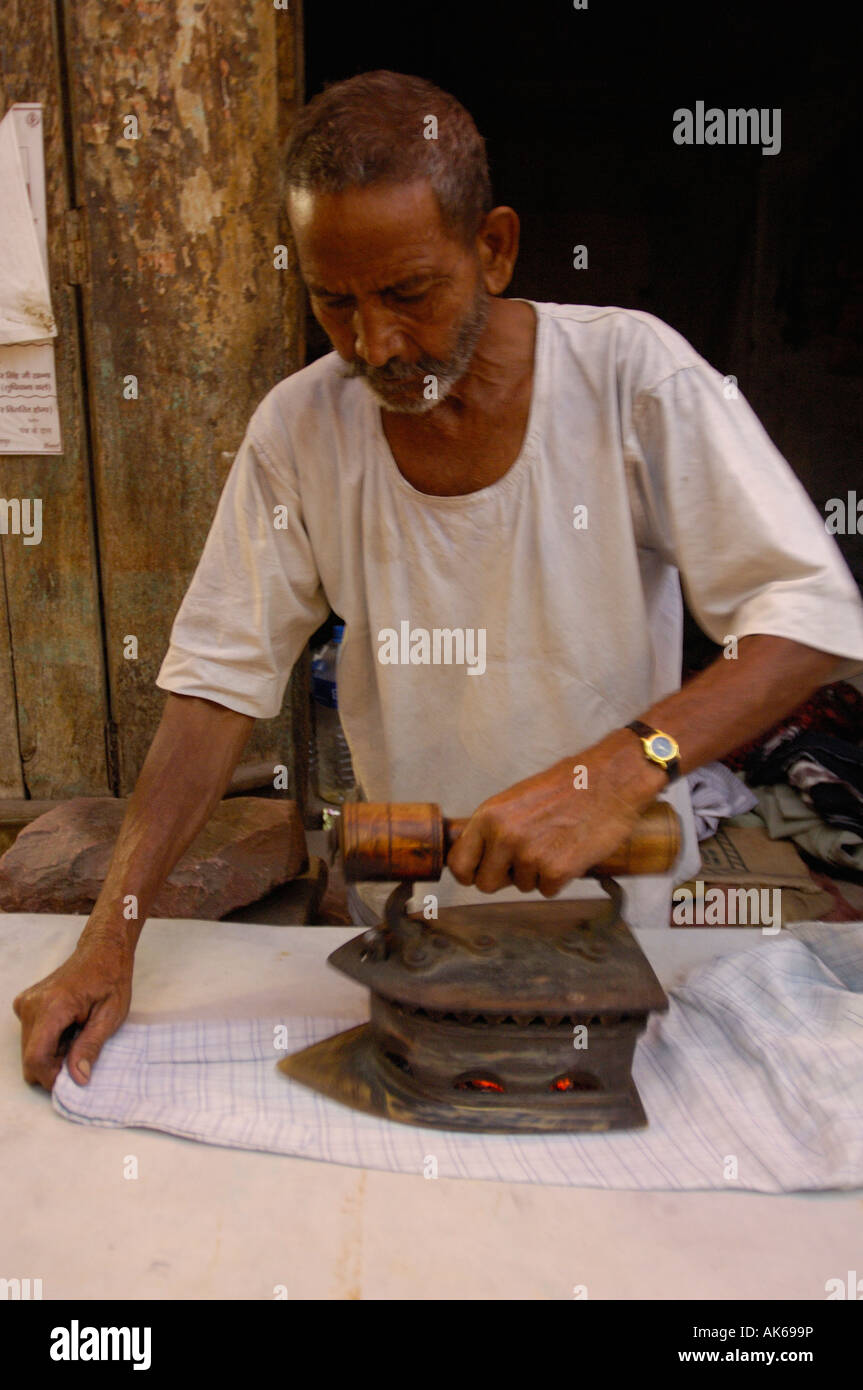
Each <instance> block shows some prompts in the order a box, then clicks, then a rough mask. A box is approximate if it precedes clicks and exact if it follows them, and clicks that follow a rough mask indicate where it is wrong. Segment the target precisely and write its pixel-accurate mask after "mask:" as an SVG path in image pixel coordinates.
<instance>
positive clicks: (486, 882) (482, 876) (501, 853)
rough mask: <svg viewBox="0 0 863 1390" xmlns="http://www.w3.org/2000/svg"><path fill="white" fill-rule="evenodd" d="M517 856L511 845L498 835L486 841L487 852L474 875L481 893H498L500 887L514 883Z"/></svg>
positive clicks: (476, 885) (475, 882)
mask: <svg viewBox="0 0 863 1390" xmlns="http://www.w3.org/2000/svg"><path fill="white" fill-rule="evenodd" d="M514 860H515V856H514V852H513V849H512V846H511V845H508V844H507V843H506V841H505V840H502V839H501V837H500V836H497V837H496V838H495V839H494V840H492V841H491V843H489V842H488V841H487V842H486V847H485V853H484V854H483V856H482V861H481V863H480V866H479V868H478V869H477V871H476V874H475V875H474V880H473V881H474V887H476V888H478V889H479V891H480V892H481V893H496V892H497V890H498V889H499V888H508V887H509V885H510V884H511V883H512V881H513V880H512V877H511V870H513V869H514V868H515V862H514Z"/></svg>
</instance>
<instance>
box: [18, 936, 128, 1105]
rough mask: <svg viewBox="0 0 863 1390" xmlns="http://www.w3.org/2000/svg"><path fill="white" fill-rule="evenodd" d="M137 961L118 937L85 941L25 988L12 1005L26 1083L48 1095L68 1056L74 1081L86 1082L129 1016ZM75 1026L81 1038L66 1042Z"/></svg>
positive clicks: (80, 1084)
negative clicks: (65, 1036) (18, 1022)
mask: <svg viewBox="0 0 863 1390" xmlns="http://www.w3.org/2000/svg"><path fill="white" fill-rule="evenodd" d="M133 962H134V950H133V948H132V947H131V945H130V944H129V943H128V942H127V941H126V940H124V939H123V938H122V937H121V936H120V935H119V934H118V935H117V936H113V935H111V936H93V937H91V938H90V939H86V938H85V937H82V939H81V941H79V943H78V945H77V947H76V948H75V950H74V952H73V953H72V955H71V956H70V957H69V959H68V960H67V961H64V962H63V964H62V965H61V966H59V967H58V968H57V969H56V970H55V971H53V972H52V974H50V975H46V977H45V979H44V980H39V981H38V982H37V983H36V984H35V985H31V986H30V987H29V989H25V990H22V992H21V993H20V994H19V995H18V996H17V998H16V999H15V1000H14V1001H13V1004H12V1007H13V1009H14V1010H15V1013H16V1014H17V1015H18V1017H19V1019H20V1020H21V1063H22V1069H23V1072H24V1079H25V1081H29V1082H33V1083H36V1084H37V1085H39V1086H44V1087H45V1090H46V1091H50V1090H51V1088H52V1086H53V1085H54V1082H55V1080H56V1079H57V1075H58V1073H59V1071H60V1068H61V1067H62V1065H63V1058H64V1056H65V1057H67V1059H68V1063H69V1073H70V1075H71V1077H72V1079H73V1081H76V1082H77V1083H78V1085H79V1086H85V1085H86V1084H87V1081H88V1080H89V1078H90V1070H91V1068H92V1065H93V1063H94V1062H95V1060H96V1058H97V1057H98V1056H99V1053H100V1052H101V1050H102V1045H103V1043H104V1042H105V1041H106V1040H107V1039H108V1038H110V1036H111V1034H112V1033H115V1032H116V1031H117V1029H118V1028H119V1027H120V1024H121V1023H122V1022H123V1019H124V1018H125V1017H126V1015H127V1013H128V1012H129V1003H130V1000H131V997H132V966H133ZM76 1024H77V1025H78V1027H79V1028H80V1032H78V1033H77V1036H75V1037H74V1038H73V1039H72V1041H71V1042H67V1041H65V1040H63V1034H64V1033H68V1031H69V1030H71V1029H74V1027H75V1025H76Z"/></svg>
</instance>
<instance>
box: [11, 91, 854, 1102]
mask: <svg viewBox="0 0 863 1390" xmlns="http://www.w3.org/2000/svg"><path fill="white" fill-rule="evenodd" d="M287 186H288V189H289V194H288V197H289V215H290V221H291V226H292V229H293V234H294V239H295V244H296V251H297V255H298V258H299V267H300V270H301V273H302V276H303V279H304V281H305V283H306V286H307V288H308V292H309V295H310V297H311V303H312V307H313V310H314V313H315V316H316V318H317V319H318V322H319V323H320V324H321V326H322V327H323V328H324V330H325V331H326V333H327V335H328V337H329V338H330V341H331V342H332V345H333V348H334V349H335V351H334V352H332V353H330V354H329V355H328V356H326V357H324V358H322V359H321V360H320V361H318V362H315V363H314V364H313V365H311V366H309V367H307V368H305V370H303V371H300V372H297V373H296V374H295V375H294V376H292V377H289V378H288V379H287V380H285V381H282V382H280V383H279V385H277V386H276V387H275V388H274V389H273V390H272V391H271V392H270V393H269V395H267V397H266V398H265V399H264V400H263V401H262V403H261V404H260V405H259V407H258V408H257V410H256V411H255V413H254V415H253V417H252V419H251V421H250V424H249V427H248V431H247V433H246V436H245V439H244V441H243V443H242V446H241V448H240V450H239V453H238V455H237V457H236V460H235V462H234V465H233V467H232V469H231V472H230V475H229V477H228V480H227V482H226V484H225V488H224V492H223V494H222V498H221V501H220V504H219V508H218V511H217V513H216V516H215V520H214V522H213V526H212V529H211V532H210V535H209V537H208V540H207V543H206V546H205V549H204V552H203V555H202V557H201V560H200V563H199V565H198V568H197V570H196V573H195V576H194V578H193V580H192V583H191V586H190V588H189V591H188V593H187V595H186V597H185V599H184V601H183V604H182V606H181V608H180V610H179V613H178V614H177V617H176V620H175V623H174V627H173V631H172V634H171V643H170V647H169V650H168V653H167V655H166V657H165V660H164V662H163V665H162V668H161V670H160V673H159V677H158V684H159V685H160V686H161V687H162V688H163V689H165V690H167V691H168V692H169V694H168V699H167V702H166V705H165V710H164V714H163V718H162V722H161V724H160V726H159V729H158V732H157V734H156V737H155V739H154V741H153V745H152V747H151V749H150V752H149V754H148V757H147V759H146V762H145V764H144V767H143V770H142V772H141V776H140V779H139V781H138V784H137V787H136V789H135V793H134V795H133V797H132V799H131V803H130V806H129V810H128V813H127V816H126V819H125V821H124V824H123V828H122V831H121V834H120V837H119V840H118V844H117V848H116V851H115V854H114V857H113V860H112V863H111V867H110V870H109V873H108V876H107V878H106V881H105V885H104V889H103V891H102V893H101V895H100V898H99V901H98V902H97V904H96V906H95V908H94V910H93V913H92V915H91V917H90V919H89V921H88V923H87V925H86V927H85V929H84V932H83V934H82V936H81V939H80V942H79V944H78V947H77V948H76V950H75V953H74V954H73V956H72V957H71V958H70V960H69V961H67V962H66V963H65V964H64V965H62V966H61V967H60V968H59V970H57V971H55V972H54V974H53V975H51V976H50V977H48V979H46V980H44V981H41V982H40V983H39V984H37V985H35V986H33V987H32V988H31V989H29V990H27V991H25V992H24V994H23V995H21V996H19V998H18V999H17V1000H16V1011H17V1012H18V1014H19V1016H20V1018H21V1021H22V1024H23V1058H24V1074H25V1076H26V1077H27V1079H28V1080H31V1081H36V1082H40V1083H41V1084H42V1085H44V1086H50V1085H51V1084H52V1083H53V1080H54V1077H55V1076H56V1073H57V1071H58V1069H59V1066H60V1064H61V1055H60V1054H61V1050H62V1045H63V1044H62V1042H61V1034H62V1033H63V1032H64V1030H67V1029H68V1028H69V1026H70V1025H72V1024H75V1023H77V1024H78V1025H79V1026H80V1027H81V1031H80V1033H79V1034H78V1036H77V1037H76V1038H75V1040H74V1041H73V1042H72V1044H71V1047H70V1049H69V1053H68V1058H69V1068H70V1071H71V1074H72V1076H73V1077H74V1078H75V1080H76V1081H78V1082H81V1083H83V1082H85V1081H86V1080H87V1077H88V1076H89V1074H90V1067H91V1065H92V1063H93V1061H94V1060H95V1058H96V1057H97V1056H98V1053H99V1050H100V1048H101V1046H102V1044H103V1043H104V1041H105V1039H106V1038H107V1037H108V1036H110V1034H111V1033H112V1032H113V1031H114V1030H115V1029H116V1028H117V1027H118V1026H119V1024H120V1023H121V1022H122V1020H123V1018H124V1017H125V1015H126V1012H127V1010H128V1006H129V998H130V993H131V979H132V960H133V953H134V947H135V943H136V941H137V937H138V934H139V933H140V929H141V926H142V925H143V921H144V919H145V917H146V914H147V910H148V907H149V904H150V903H151V902H152V900H153V896H154V894H155V893H156V891H157V889H158V887H159V885H160V884H161V882H162V880H163V878H164V877H165V876H166V874H168V873H169V872H170V870H171V868H172V866H173V865H174V863H175V862H176V861H177V859H178V858H179V857H180V855H181V854H182V853H183V851H184V850H185V849H186V847H187V846H188V844H189V843H190V842H191V840H192V839H193V837H194V836H195V835H196V834H197V832H198V831H199V829H200V828H201V826H202V825H204V823H205V822H206V820H207V819H208V817H209V816H210V814H211V812H212V810H213V809H214V807H215V805H216V803H217V802H218V800H219V798H220V797H221V796H222V794H223V792H224V789H225V787H226V785H227V783H228V781H229V779H230V776H231V772H232V770H233V768H234V767H235V765H236V763H237V761H238V759H239V756H240V753H241V751H242V748H243V745H244V744H245V742H246V739H247V737H248V734H249V732H250V730H251V727H252V724H253V721H254V720H255V719H256V718H269V717H272V716H274V715H275V714H276V713H277V712H278V711H279V709H280V707H281V703H282V698H283V694H284V689H285V685H286V682H287V680H288V677H289V675H290V672H291V668H292V666H293V664H294V662H295V661H296V659H297V657H298V655H299V654H300V652H301V651H302V649H303V647H304V645H305V643H306V642H307V641H308V639H309V637H310V635H311V634H312V633H313V632H314V631H315V629H316V628H317V627H318V626H319V625H320V624H321V622H322V621H323V620H324V619H325V618H326V616H327V614H328V612H329V611H330V609H331V608H332V609H334V610H335V611H336V612H338V613H339V614H340V615H341V616H342V617H343V618H344V620H345V623H346V635H345V641H344V648H343V654H342V658H341V663H340V668H339V697H340V707H341V712H342V719H343V723H344V727H345V731H346V734H347V738H348V741H349V744H350V748H351V752H352V755H353V759H354V766H355V769H356V772H357V775H358V777H359V779H360V782H361V785H362V788H363V792H364V794H365V796H366V797H367V798H368V799H370V800H373V801H380V800H424V801H436V802H438V803H439V804H440V805H442V806H443V808H444V809H445V811H446V812H447V813H448V814H449V815H469V816H471V820H470V824H469V825H468V827H467V829H466V830H465V831H464V833H463V834H462V836H461V838H460V839H459V840H458V842H457V844H456V845H455V847H454V848H453V850H452V851H451V853H450V855H449V860H448V868H449V871H450V872H449V873H448V874H446V875H445V877H444V880H442V882H441V883H440V885H435V887H434V891H435V893H436V894H437V896H438V899H439V901H440V903H441V905H445V904H446V903H447V902H452V901H466V900H471V899H477V898H478V897H479V895H480V894H483V893H493V892H497V891H499V890H501V891H502V896H504V897H505V896H506V895H509V896H510V897H519V895H523V894H528V895H530V896H532V897H539V896H545V897H548V896H552V895H554V894H562V895H563V896H573V897H576V896H579V895H584V894H585V893H596V892H598V891H599V890H598V888H596V886H595V885H593V884H592V883H590V881H589V880H588V881H586V880H585V879H584V878H582V877H580V876H582V875H584V874H585V872H586V871H587V870H588V869H589V868H590V867H591V866H592V865H593V864H596V863H597V862H599V861H600V860H601V859H602V858H603V857H604V856H605V855H606V854H607V853H608V852H609V851H611V850H612V849H614V848H615V846H616V845H617V844H618V843H619V842H620V841H621V840H623V839H624V838H625V837H626V836H627V835H628V834H629V832H630V831H631V829H632V827H633V825H634V823H635V821H636V819H637V817H638V815H639V813H640V812H641V811H642V810H643V809H644V808H645V807H647V806H648V805H649V804H650V802H651V801H653V800H654V799H655V798H656V797H657V796H660V795H663V794H664V795H665V796H667V798H668V799H669V800H670V801H671V802H672V803H673V804H674V806H675V807H676V809H677V811H678V813H679V815H680V817H681V819H682V822H683V828H684V848H683V852H682V855H681V858H680V861H679V863H678V866H677V874H678V877H679V879H683V878H686V877H687V876H690V875H692V874H693V873H694V872H696V871H697V868H698V864H699V856H698V851H697V843H696V839H695V834H694V826H693V818H692V812H691V807H690V804H689V799H688V795H687V791H686V783H685V781H682V780H681V775H682V774H685V773H688V772H690V771H691V770H692V769H694V768H697V767H699V766H700V765H701V764H703V763H705V762H708V761H710V760H711V759H714V758H718V757H720V756H722V754H723V753H725V752H727V751H728V750H730V749H732V748H734V747H735V746H736V745H738V744H740V743H742V742H744V741H745V740H747V739H750V738H752V737H753V736H755V735H756V734H758V733H759V732H761V731H762V730H763V729H765V728H766V727H768V726H769V725H770V724H771V723H772V722H773V721H774V720H776V719H777V718H779V717H780V716H782V715H783V714H785V713H786V712H788V711H790V710H791V709H792V708H793V707H794V706H795V705H797V704H798V703H800V702H801V701H802V700H803V699H805V698H806V697H807V696H808V695H809V694H810V693H811V692H812V691H813V690H814V689H816V688H817V687H818V686H819V685H822V684H824V683H826V682H827V681H830V680H834V679H837V678H840V677H842V676H845V675H849V674H853V673H855V672H857V671H860V670H863V604H861V601H860V596H859V594H858V592H857V589H856V586H855V584H854V582H853V580H852V578H851V576H850V574H849V572H848V570H847V568H846V567H845V565H844V562H843V561H842V559H841V556H840V554H839V552H838V550H837V548H836V546H835V543H834V542H833V541H832V540H831V538H830V537H829V536H828V535H827V533H826V530H825V527H824V524H823V520H822V519H821V518H819V516H818V514H817V512H816V511H815V509H814V507H813V506H812V505H811V503H810V502H809V500H808V498H807V497H806V494H805V493H804V491H803V488H802V487H801V486H800V484H799V483H798V482H797V481H796V479H795V477H794V475H793V474H792V472H791V470H790V468H789V467H788V465H787V464H786V463H785V461H784V460H783V459H782V457H781V456H780V455H779V454H778V452H777V450H776V449H775V448H774V447H773V445H772V444H771V442H770V440H769V439H768V437H767V435H766V434H765V432H764V430H763V429H762V427H761V425H760V424H759V422H758V420H757V419H756V418H755V416H754V414H753V412H752V411H751V409H750V408H749V406H748V405H747V404H746V402H745V401H744V400H743V399H742V398H741V397H740V395H739V394H737V393H736V392H735V391H733V390H731V391H727V390H726V389H724V383H723V379H722V377H720V376H719V374H718V373H717V372H716V371H715V370H714V369H713V368H712V367H710V366H709V365H708V364H707V363H706V362H705V361H704V360H703V359H702V358H701V357H699V355H698V354H697V353H696V352H695V351H694V350H693V349H692V347H690V346H689V344H688V343H687V342H686V341H685V340H684V339H683V338H681V337H680V335H679V334H678V333H676V332H675V331H674V330H673V329H671V328H669V327H668V326H667V325H666V324H664V323H662V322H661V321H660V320H658V319H656V318H654V317H652V316H651V315H650V314H644V313H638V312H634V311H631V310H625V309H616V308H593V307H583V306H572V305H558V304H538V303H534V302H532V301H528V300H515V299H502V298H500V296H501V295H502V294H503V292H504V291H505V290H506V288H507V285H508V284H509V281H510V278H511V275H512V271H513V266H514V263H515V259H516V254H517V251H518V232H519V223H518V218H517V216H516V214H515V212H514V211H513V210H512V209H511V208H508V207H494V206H493V205H492V199H491V191H490V184H489V176H488V169H487V164H486V159H485V151H484V145H483V141H482V139H481V138H480V136H479V135H478V133H477V131H476V128H475V126H474V124H473V121H472V120H471V118H470V116H469V115H468V113H467V112H466V111H465V110H464V108H463V107H462V106H461V105H460V104H459V103H458V102H457V101H455V100H454V99H453V98H452V97H451V96H449V95H447V94H446V93H445V92H442V91H439V90H438V89H437V88H435V87H433V86H432V85H431V84H429V83H427V82H424V81H422V80H420V79H418V78H412V77H404V76H400V75H398V74H395V73H388V72H378V73H366V74H362V75H360V76H359V77H356V78H353V79H351V80H350V81H347V82H342V83H339V84H336V85H335V86H332V87H330V88H328V89H327V90H326V91H325V92H324V93H323V94H322V95H320V96H318V97H317V98H315V100H314V101H312V102H311V103H310V105H309V106H308V107H307V108H306V109H305V110H304V111H303V113H302V114H301V116H300V118H299V120H298V122H297V127H296V130H295V132H294V134H293V136H292V139H291V143H290V146H289V150H288V164H287ZM681 580H682V582H683V585H684V587H685V591H686V596H687V599H688V602H689V605H690V607H691V609H692V611H693V613H694V614H695V616H696V618H697V620H698V622H699V623H700V625H701V626H702V628H703V629H704V630H705V632H706V633H708V634H709V636H710V637H711V638H713V640H714V641H716V642H717V643H722V644H725V646H726V651H725V653H724V654H723V656H722V657H720V659H719V660H717V661H716V663H715V664H714V665H712V666H711V667H710V668H709V669H708V670H706V671H704V672H702V673H701V674H700V675H699V676H698V677H697V678H696V679H694V680H692V681H691V682H689V683H687V685H686V686H684V687H683V688H682V689H681V688H680V675H681V640H682V604H681V596H680V581H681ZM726 657H728V658H729V659H725V658H726ZM666 788H667V791H666ZM671 886H672V880H671V878H670V877H667V876H666V877H658V878H640V879H634V880H630V881H629V884H628V887H627V892H626V898H627V902H626V915H627V917H628V920H629V921H630V922H632V923H635V924H641V925H644V924H648V923H653V924H655V925H657V926H659V925H666V924H667V923H668V918H669V907H670V891H671ZM379 891H380V890H379V886H378V887H377V888H376V887H375V886H373V885H365V886H363V885H360V887H359V891H357V892H356V894H355V897H354V903H353V909H354V916H355V919H356V920H357V921H358V922H359V921H363V922H369V921H374V920H376V914H377V910H378V906H379V898H378V899H377V900H376V898H375V892H378V893H379ZM417 891H418V894H424V892H425V891H426V888H425V887H424V886H422V885H420V886H419V887H418V890H417ZM128 894H134V895H136V897H137V900H138V905H139V916H138V920H137V921H136V922H134V923H130V922H128V921H126V919H125V917H124V914H123V903H124V899H125V898H126V895H128Z"/></svg>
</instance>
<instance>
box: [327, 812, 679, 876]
mask: <svg viewBox="0 0 863 1390" xmlns="http://www.w3.org/2000/svg"><path fill="white" fill-rule="evenodd" d="M466 825H467V820H466V819H462V820H448V819H446V817H444V816H443V815H442V814H441V809H440V807H439V806H436V805H435V804H434V802H431V801H401V802H399V801H379V802H378V801H347V802H345V804H344V805H343V806H342V814H341V816H340V818H339V848H340V850H341V854H342V863H343V865H344V872H345V878H346V879H386V880H392V879H412V880H431V879H439V878H440V876H441V873H442V872H443V869H444V866H445V864H446V857H447V854H448V853H449V851H450V849H451V848H452V846H453V844H454V843H455V841H456V840H457V839H458V837H459V835H460V834H461V832H462V831H463V830H464V828H465V826H466ZM679 850H680V822H679V821H678V819H677V814H676V812H675V810H674V808H673V807H672V806H669V804H668V802H666V801H654V802H653V804H652V805H651V806H648V808H647V810H646V811H644V812H643V814H642V815H641V817H640V818H639V821H638V823H637V825H636V827H635V829H634V830H633V832H632V834H631V835H630V837H629V839H627V840H624V841H623V843H622V844H621V845H618V847H617V849H616V850H614V852H613V853H612V854H610V855H609V856H608V858H607V859H604V860H603V862H602V863H601V864H596V865H594V867H593V868H592V869H589V870H588V873H589V874H590V875H591V876H595V877H600V876H601V877H603V878H611V877H614V876H616V875H618V874H661V873H665V872H666V870H667V869H670V868H671V865H672V864H673V863H674V861H675V859H676V858H677V855H678V852H679Z"/></svg>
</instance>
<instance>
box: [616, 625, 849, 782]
mask: <svg viewBox="0 0 863 1390" xmlns="http://www.w3.org/2000/svg"><path fill="white" fill-rule="evenodd" d="M840 660H841V658H840V657H838V656H835V655H832V654H831V653H829V652H821V651H816V650H815V648H813V647H806V646H803V645H802V644H801V643H799V642H791V641H789V640H788V639H786V638H784V637H773V636H769V635H767V634H760V633H759V634H754V635H753V636H751V637H742V638H741V639H740V642H739V645H738V655H737V658H736V660H733V661H731V660H726V659H725V658H724V657H720V658H719V659H718V660H717V661H715V662H714V663H713V665H712V666H709V667H708V668H707V669H706V670H705V671H701V672H700V673H699V675H697V676H694V677H693V679H692V680H690V681H687V683H686V684H685V685H684V686H682V687H681V689H680V690H676V691H675V692H674V693H673V694H672V695H668V696H666V697H665V698H664V699H662V700H660V701H658V702H657V704H655V705H651V706H650V708H649V709H647V710H645V711H643V712H642V713H641V714H639V715H638V716H637V717H638V718H639V719H641V720H643V721H644V723H645V724H650V725H652V727H653V728H655V729H662V730H663V732H664V733H667V734H670V735H671V736H672V738H675V739H676V740H677V742H678V744H679V745H680V771H681V774H682V775H683V776H685V775H686V774H687V773H688V772H692V771H694V769H695V768H697V767H702V766H703V765H704V764H705V763H709V762H713V761H714V760H715V759H717V758H722V757H724V756H725V754H726V753H730V752H731V751H732V749H734V748H738V747H739V746H740V745H741V744H742V743H747V742H748V741H749V740H750V739H753V738H757V736H758V735H759V734H761V733H763V732H764V731H765V729H769V728H770V726H771V725H772V724H775V723H776V721H777V720H779V719H783V718H784V717H785V715H786V714H790V713H791V711H792V710H793V709H796V708H797V706H798V705H800V704H802V703H803V701H804V700H806V699H808V697H809V696H810V695H811V694H812V692H813V691H814V690H817V689H818V687H819V686H821V685H824V684H827V683H828V682H829V681H830V679H831V674H832V672H833V671H835V669H836V667H837V666H838V664H839V662H840ZM606 742H607V743H609V744H610V745H615V753H614V765H615V773H616V776H617V777H618V778H619V779H620V785H621V787H622V788H625V795H626V797H627V799H630V797H631V798H632V799H633V801H634V803H637V804H638V805H639V807H640V808H642V809H643V808H644V807H645V806H647V805H649V803H650V802H651V801H652V800H653V799H654V798H655V797H656V796H657V794H658V793H659V792H660V791H661V790H662V788H663V787H664V786H666V785H667V782H668V778H667V776H666V774H665V772H664V771H663V770H662V768H660V767H657V766H655V765H653V764H652V763H651V762H650V761H649V760H648V759H647V758H646V757H645V756H644V751H643V749H642V747H641V745H640V743H639V741H638V739H637V737H636V735H635V734H634V733H632V732H631V731H630V730H628V729H624V730H616V731H615V732H614V734H611V735H609V737H608V740H603V743H606ZM621 794H624V793H623V792H622V793H621Z"/></svg>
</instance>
